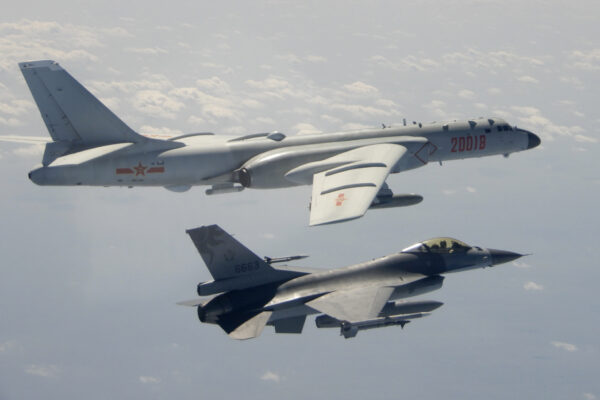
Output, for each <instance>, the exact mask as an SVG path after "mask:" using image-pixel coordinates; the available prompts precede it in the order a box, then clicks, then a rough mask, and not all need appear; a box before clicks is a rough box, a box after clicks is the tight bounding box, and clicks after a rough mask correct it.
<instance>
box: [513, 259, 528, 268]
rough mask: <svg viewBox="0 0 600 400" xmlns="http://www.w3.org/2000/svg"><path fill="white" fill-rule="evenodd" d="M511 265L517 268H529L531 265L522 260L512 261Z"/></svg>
mask: <svg viewBox="0 0 600 400" xmlns="http://www.w3.org/2000/svg"><path fill="white" fill-rule="evenodd" d="M512 265H514V266H515V267H517V268H531V265H529V264H527V263H525V262H522V261H513V262H512Z"/></svg>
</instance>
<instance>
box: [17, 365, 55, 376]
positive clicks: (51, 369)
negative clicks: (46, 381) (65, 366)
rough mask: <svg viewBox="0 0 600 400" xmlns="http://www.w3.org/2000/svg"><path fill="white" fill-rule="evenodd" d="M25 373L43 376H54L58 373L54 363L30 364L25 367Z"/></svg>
mask: <svg viewBox="0 0 600 400" xmlns="http://www.w3.org/2000/svg"><path fill="white" fill-rule="evenodd" d="M25 373H27V374H29V375H35V376H41V377H44V378H54V377H56V376H58V374H59V373H60V369H59V368H58V367H57V366H56V365H37V364H31V365H28V366H27V368H25Z"/></svg>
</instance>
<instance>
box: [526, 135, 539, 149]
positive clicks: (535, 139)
mask: <svg viewBox="0 0 600 400" xmlns="http://www.w3.org/2000/svg"><path fill="white" fill-rule="evenodd" d="M541 142H542V141H541V140H540V137H539V136H538V135H536V134H535V133H531V132H527V148H528V149H533V148H534V147H537V146H539V145H540V143H541Z"/></svg>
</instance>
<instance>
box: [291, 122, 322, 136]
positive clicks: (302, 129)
mask: <svg viewBox="0 0 600 400" xmlns="http://www.w3.org/2000/svg"><path fill="white" fill-rule="evenodd" d="M293 128H294V130H296V134H297V135H311V134H314V133H321V132H322V131H321V130H319V129H317V128H316V127H315V126H314V125H312V124H309V123H305V122H304V123H299V124H296V125H294V127H293Z"/></svg>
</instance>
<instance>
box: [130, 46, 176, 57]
mask: <svg viewBox="0 0 600 400" xmlns="http://www.w3.org/2000/svg"><path fill="white" fill-rule="evenodd" d="M125 51H129V52H131V53H136V54H143V55H147V56H155V55H158V54H167V53H169V52H168V51H167V50H165V49H161V48H160V47H141V48H136V47H129V48H127V49H125Z"/></svg>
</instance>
